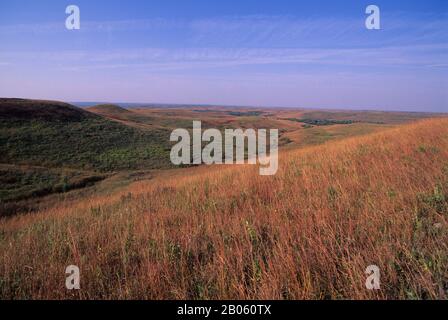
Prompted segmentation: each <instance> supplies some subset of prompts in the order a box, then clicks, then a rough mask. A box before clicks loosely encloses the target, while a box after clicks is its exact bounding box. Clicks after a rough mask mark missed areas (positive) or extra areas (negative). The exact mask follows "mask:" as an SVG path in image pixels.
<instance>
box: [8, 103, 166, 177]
mask: <svg viewBox="0 0 448 320" xmlns="http://www.w3.org/2000/svg"><path fill="white" fill-rule="evenodd" d="M117 108H118V109H121V108H119V107H117ZM117 108H115V107H114V108H113V110H114V111H115V112H116V111H117ZM100 109H107V110H110V109H111V107H110V106H108V107H104V106H103V107H100ZM123 110H124V112H126V110H125V109H123ZM121 112H123V111H121ZM168 143H169V132H168V131H164V130H160V129H154V130H139V129H138V128H134V127H130V126H127V125H125V124H122V123H117V122H115V121H111V120H109V119H106V118H104V117H102V116H100V115H97V114H94V113H92V112H89V111H86V110H83V109H81V108H78V107H75V106H72V105H70V104H67V103H62V102H55V101H41V100H24V99H5V98H1V99H0V163H4V164H26V165H39V166H47V167H52V168H55V167H56V168H57V167H64V168H74V169H84V170H94V171H100V172H112V171H116V170H123V169H124V170H127V169H153V168H162V167H168V166H170V161H169V145H168Z"/></svg>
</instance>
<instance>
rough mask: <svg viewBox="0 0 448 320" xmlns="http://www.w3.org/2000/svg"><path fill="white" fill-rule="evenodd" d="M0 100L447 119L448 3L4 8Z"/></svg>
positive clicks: (319, 0) (114, 1) (280, 1)
mask: <svg viewBox="0 0 448 320" xmlns="http://www.w3.org/2000/svg"><path fill="white" fill-rule="evenodd" d="M371 4H374V5H377V6H378V7H379V8H380V19H381V20H380V22H381V29H380V30H368V29H367V28H366V27H365V20H366V18H367V16H368V14H366V13H365V10H366V7H367V6H368V5H371ZM68 5H77V6H78V7H79V9H80V22H81V25H80V29H79V30H68V29H66V27H65V20H66V18H67V17H68V14H66V13H65V10H66V7H67V6H68ZM0 96H1V97H21V98H35V99H54V100H62V101H101V102H148V103H180V104H216V105H245V106H270V107H275V106H278V107H300V108H335V109H378V110H406V111H433V112H448V1H445V0H440V1H438V0H426V1H423V0H409V1H398V0H369V1H364V0H328V1H325V0H312V1H301V0H293V1H288V0H276V1H274V0H272V1H271V0H269V1H266V0H258V1H252V0H225V1H224V0H220V1H217V0H177V1H174V0H160V1H159V0H149V1H148V0H145V1H139V0H134V1H132V0H127V1H120V0H108V1H105V0H99V1H91V0H90V1H84V0H71V1H65V0H54V1H48V0H47V1H45V0H40V1H31V0H30V1H25V0H16V1H1V2H0Z"/></svg>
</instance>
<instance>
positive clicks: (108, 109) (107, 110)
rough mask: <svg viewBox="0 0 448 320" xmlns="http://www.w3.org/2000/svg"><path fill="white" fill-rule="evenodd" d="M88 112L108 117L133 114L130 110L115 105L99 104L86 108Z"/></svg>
mask: <svg viewBox="0 0 448 320" xmlns="http://www.w3.org/2000/svg"><path fill="white" fill-rule="evenodd" d="M86 110H88V111H90V112H93V113H96V114H100V115H106V116H111V115H112V116H113V115H120V114H130V113H132V112H131V111H129V110H128V109H125V108H122V107H120V106H117V105H115V104H99V105H96V106H93V107H89V108H86Z"/></svg>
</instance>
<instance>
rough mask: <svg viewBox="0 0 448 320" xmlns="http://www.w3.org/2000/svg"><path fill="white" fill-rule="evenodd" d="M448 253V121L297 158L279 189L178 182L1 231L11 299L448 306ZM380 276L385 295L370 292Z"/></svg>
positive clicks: (141, 187)
mask: <svg viewBox="0 0 448 320" xmlns="http://www.w3.org/2000/svg"><path fill="white" fill-rule="evenodd" d="M447 252H448V120H447V119H434V120H423V121H419V122H417V123H413V124H407V125H403V126H399V127H395V128H391V129H387V130H385V131H382V132H376V133H372V134H370V135H366V136H362V137H353V138H348V139H344V140H340V141H331V142H327V143H324V144H322V145H319V146H311V147H306V148H303V149H299V150H292V151H283V152H281V153H280V167H279V171H278V173H277V174H276V175H275V176H259V175H258V169H257V168H256V167H255V166H230V167H223V166H211V167H206V166H203V167H197V168H187V169H183V170H174V171H165V173H164V174H162V175H160V176H159V177H156V178H155V179H153V180H150V181H145V182H138V183H134V184H133V185H131V186H129V187H127V188H125V189H124V190H122V191H120V192H118V193H116V194H113V195H109V196H95V197H91V198H89V199H84V200H83V201H80V202H79V203H78V204H76V205H70V206H64V205H61V206H60V207H57V208H53V209H50V210H46V211H42V212H39V213H38V214H35V215H28V216H16V217H12V218H10V219H8V220H1V221H0V274H1V275H2V282H1V285H0V297H1V298H3V299H30V298H34V299H36V298H38V299H114V298H122V299H330V298H331V299H366V298H367V299H380V298H388V299H436V298H438V299H446V298H447V297H448V280H447V279H448V254H447ZM70 264H75V265H78V266H79V267H80V269H81V275H82V279H81V286H82V290H79V291H77V292H76V293H73V292H71V291H67V290H64V289H63V282H62V281H63V270H65V267H66V266H67V265H70ZM369 265H377V266H378V267H379V268H380V271H381V290H374V291H369V290H366V288H365V281H366V275H365V270H366V267H367V266H369ZM24 266H26V268H25V267H24ZM30 270H32V272H31V271H30ZM61 270H62V271H61Z"/></svg>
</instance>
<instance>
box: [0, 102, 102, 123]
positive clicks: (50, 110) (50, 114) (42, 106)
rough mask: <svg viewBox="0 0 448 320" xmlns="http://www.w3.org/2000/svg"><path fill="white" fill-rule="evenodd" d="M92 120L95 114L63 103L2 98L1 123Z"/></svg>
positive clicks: (0, 108)
mask: <svg viewBox="0 0 448 320" xmlns="http://www.w3.org/2000/svg"><path fill="white" fill-rule="evenodd" d="M92 118H95V117H94V116H93V114H91V113H89V112H87V111H84V110H82V109H80V108H77V107H75V106H72V105H70V104H67V103H63V102H58V101H47V100H27V99H15V98H12V99H8V98H0V120H1V121H32V120H34V121H38V120H39V121H65V122H76V121H82V120H86V119H92Z"/></svg>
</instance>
